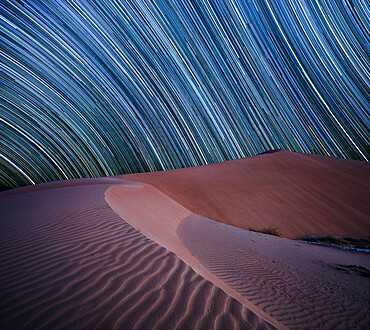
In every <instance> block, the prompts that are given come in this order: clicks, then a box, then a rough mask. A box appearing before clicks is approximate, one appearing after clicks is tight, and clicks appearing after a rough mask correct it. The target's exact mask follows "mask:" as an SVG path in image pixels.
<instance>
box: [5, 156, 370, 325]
mask: <svg viewBox="0 0 370 330" xmlns="http://www.w3.org/2000/svg"><path fill="white" fill-rule="evenodd" d="M222 173H224V174H222ZM368 173H369V172H368V164H363V163H359V162H352V161H344V160H333V159H327V158H326V157H324V158H323V159H321V157H318V156H307V155H297V154H293V153H289V152H277V153H272V154H265V155H261V156H257V157H253V158H251V159H243V160H236V161H231V162H226V163H223V164H216V165H210V166H204V167H198V168H193V169H186V170H177V171H170V172H166V173H152V174H145V175H144V174H143V175H133V176H124V177H112V178H102V179H81V180H69V181H61V182H55V183H48V184H43V185H37V186H34V187H25V188H22V189H17V190H13V191H7V192H3V193H0V214H1V219H0V264H1V268H0V328H1V329H36V328H37V329H54V328H55V329H57V328H69V329H70V328H73V329H90V328H100V329H111V328H114V329H155V328H157V329H197V328H198V329H269V328H274V327H275V328H279V329H284V328H292V329H305V328H307V329H318V328H329V329H333V328H338V329H368V328H370V310H369V306H370V297H369V292H370V285H369V283H370V280H369V277H368V276H369V269H370V254H366V253H360V252H348V251H342V250H339V249H334V248H328V247H323V246H313V245H310V244H306V243H302V242H298V241H294V240H290V239H286V238H278V237H273V236H267V235H264V234H260V233H255V232H250V231H248V230H245V229H242V228H236V227H233V226H230V225H228V224H226V223H232V222H233V221H234V220H235V221H237V222H238V224H239V226H240V227H249V226H251V227H253V228H260V227H264V226H266V225H269V224H277V225H278V227H279V229H281V230H282V231H283V234H284V235H285V236H287V237H299V236H303V235H307V234H315V233H318V232H320V233H323V234H330V233H332V234H335V233H338V234H339V235H341V234H344V235H356V236H368V235H369V214H370V212H369V208H368V206H367V203H366V202H365V200H366V201H367V200H368V198H367V197H368V196H369V194H368V192H369V178H368ZM165 174H168V177H166V175H165ZM261 175H264V176H265V180H263V177H261ZM127 177H128V178H130V179H134V180H135V181H137V180H138V178H144V179H145V180H143V181H145V182H149V181H153V185H154V186H152V185H150V184H147V183H140V182H135V181H127V180H125V179H124V178H127ZM238 177H239V180H238V179H237V178H238ZM171 182H172V183H171ZM155 186H157V187H158V188H160V189H157V188H156V187H155ZM339 188H340V189H339ZM190 189H193V190H192V191H191V190H190ZM238 189H239V193H238V192H237V191H238ZM163 191H165V192H166V193H164V192H163ZM311 195H313V196H311ZM180 202H181V203H180ZM252 202H253V203H252ZM191 203H194V206H193V207H192V208H190V207H189V208H188V207H186V205H187V204H191ZM229 204H230V205H229ZM280 204H282V205H280ZM190 206H191V205H190ZM299 207H303V208H304V209H303V211H300V210H299ZM285 208H291V209H288V210H286V209H285ZM200 209H201V210H203V211H204V212H205V213H207V212H211V213H212V212H214V213H213V214H215V215H218V216H220V217H222V216H224V215H225V216H228V214H229V213H230V214H231V215H230V216H229V217H228V218H227V219H226V220H225V219H224V220H223V221H224V222H226V223H221V222H218V221H214V220H210V219H208V218H205V217H204V216H203V215H204V214H205V213H204V214H202V215H198V214H196V213H195V212H194V210H200ZM246 212H247V213H246ZM258 212H262V213H261V216H260V217H258V216H257V213H258ZM199 213H201V212H199ZM274 214H275V218H276V219H277V220H276V219H275V218H274V216H273V215H274ZM238 215H239V216H243V218H242V219H237V216H238ZM283 215H284V216H283ZM293 215H294V217H293ZM286 216H287V217H288V218H286ZM289 216H292V218H289ZM311 216H314V218H313V219H311ZM297 217H298V218H297ZM315 217H317V218H315ZM336 217H338V220H337V222H336V221H334V220H333V219H335V218H336ZM215 219H216V220H219V218H217V217H216V218H215ZM271 219H272V220H271ZM274 219H275V220H274ZM279 221H280V222H279ZM300 223H301V226H302V228H303V229H300V228H299V224H300ZM234 224H235V223H234Z"/></svg>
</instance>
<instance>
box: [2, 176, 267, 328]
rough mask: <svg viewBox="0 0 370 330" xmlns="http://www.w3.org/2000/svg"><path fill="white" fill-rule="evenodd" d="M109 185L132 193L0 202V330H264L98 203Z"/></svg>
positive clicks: (15, 197)
mask: <svg viewBox="0 0 370 330" xmlns="http://www.w3.org/2000/svg"><path fill="white" fill-rule="evenodd" d="M114 184H129V185H131V187H132V188H134V185H137V184H136V183H127V182H125V181H124V180H123V179H120V178H109V179H95V180H94V179H92V180H91V179H87V180H70V181H67V182H58V183H56V184H45V185H39V186H35V187H27V188H23V189H19V190H18V191H17V190H14V191H11V192H4V193H2V194H0V214H1V221H0V264H1V268H0V328H1V329H92V328H94V329H95V328H97V329H197V328H198V329H209V328H215V329H239V328H244V329H250V328H255V329H268V328H271V326H270V325H269V324H268V323H266V322H264V321H263V320H262V319H261V318H260V317H258V316H256V315H255V314H254V313H252V312H251V311H250V310H249V309H247V308H246V307H245V306H243V305H242V304H240V303H239V302H238V301H236V300H235V299H233V298H231V297H230V296H228V295H227V294H226V293H225V292H224V291H222V290H221V289H220V288H218V287H217V286H215V285H213V284H212V283H211V282H209V281H207V280H205V279H204V278H203V277H202V276H200V275H199V274H198V273H196V272H195V271H194V270H193V269H192V268H191V267H190V266H189V265H187V264H185V263H184V262H183V261H181V259H180V258H179V257H177V255H176V254H174V253H172V252H171V251H169V250H167V249H165V248H164V247H162V246H160V245H158V244H157V243H156V242H154V241H153V240H150V239H148V238H147V237H146V236H144V235H143V234H142V233H140V232H139V231H138V230H136V229H135V228H133V227H132V226H130V225H129V224H128V223H127V222H126V221H124V220H123V219H121V218H120V217H119V216H118V215H117V214H116V213H114V212H113V210H112V209H111V208H110V207H109V205H108V204H107V203H106V201H105V199H104V194H105V192H106V191H107V189H108V188H109V187H111V186H112V185H114ZM39 188H40V189H39ZM136 207H138V205H136Z"/></svg>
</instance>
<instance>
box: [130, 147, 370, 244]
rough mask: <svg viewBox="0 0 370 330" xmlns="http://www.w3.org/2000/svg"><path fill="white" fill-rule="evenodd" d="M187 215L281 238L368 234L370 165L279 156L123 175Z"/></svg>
mask: <svg viewBox="0 0 370 330" xmlns="http://www.w3.org/2000/svg"><path fill="white" fill-rule="evenodd" d="M125 178H126V179H128V180H131V181H139V182H145V183H149V184H151V185H153V186H155V187H156V188H157V189H159V190H161V191H162V192H164V193H165V194H167V195H168V196H169V197H171V198H172V199H174V200H176V201H177V202H178V203H180V204H182V205H183V206H184V207H186V208H187V209H189V210H190V211H192V212H194V213H197V214H200V215H203V216H205V217H207V218H210V219H214V220H217V221H221V222H224V223H227V224H230V225H233V226H237V227H241V228H244V229H249V228H253V229H257V230H260V229H263V228H266V227H276V228H278V229H279V231H280V232H281V233H282V235H283V236H285V237H288V238H299V237H303V236H305V235H313V234H317V235H321V234H322V235H324V234H332V235H350V236H369V235H370V219H369V215H370V204H369V203H368V198H369V196H370V165H369V164H368V163H365V162H360V161H351V160H344V159H333V158H330V157H324V156H315V155H305V154H297V153H292V152H288V151H277V152H274V153H268V154H263V155H259V156H255V157H250V158H245V159H238V160H232V161H228V162H224V163H219V164H213V165H206V166H199V167H194V168H187V169H180V170H174V171H166V172H155V173H143V174H132V175H126V176H125Z"/></svg>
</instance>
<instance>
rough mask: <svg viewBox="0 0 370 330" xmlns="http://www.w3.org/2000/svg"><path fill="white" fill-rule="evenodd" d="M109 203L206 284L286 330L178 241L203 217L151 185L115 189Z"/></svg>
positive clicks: (106, 196)
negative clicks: (187, 225)
mask: <svg viewBox="0 0 370 330" xmlns="http://www.w3.org/2000/svg"><path fill="white" fill-rule="evenodd" d="M105 199H106V201H107V202H108V204H109V205H110V206H111V207H112V209H113V210H114V211H115V212H116V213H117V214H119V215H120V217H121V218H122V219H124V220H125V221H127V222H128V223H129V224H130V225H132V226H133V227H135V228H136V229H138V230H139V231H140V232H142V233H143V234H144V235H145V236H147V237H148V238H150V239H151V240H153V241H155V242H156V243H158V244H159V245H161V246H163V247H165V248H166V249H167V250H169V251H171V252H174V253H175V254H176V255H177V256H178V257H179V258H180V259H181V260H183V261H184V262H185V263H186V264H188V265H190V266H191V267H192V268H193V269H194V270H195V271H196V272H197V273H198V274H200V275H201V276H202V277H204V278H205V279H206V280H208V281H210V282H212V283H213V284H214V285H216V286H217V287H219V288H221V289H222V290H223V291H224V292H226V293H227V294H228V295H230V296H231V297H233V298H234V299H236V300H237V301H239V302H240V303H241V304H243V305H244V306H245V307H247V308H248V309H249V310H251V311H252V312H253V313H256V314H257V315H258V316H259V317H261V318H262V319H263V320H265V321H267V322H268V323H270V324H272V325H273V326H275V327H277V328H279V329H284V328H285V327H284V326H283V325H282V324H281V323H280V322H278V321H276V320H275V319H274V318H272V317H271V316H270V315H268V314H266V313H265V312H263V311H262V310H261V309H259V308H257V307H256V306H255V305H254V304H252V303H251V302H250V301H249V300H248V299H246V298H245V297H244V296H242V295H240V294H239V293H238V292H237V291H235V290H234V289H232V287H230V286H228V285H225V283H224V282H223V281H222V280H220V278H219V277H217V276H214V275H213V274H212V273H210V272H209V271H208V270H207V268H205V267H204V266H203V265H202V263H200V262H199V260H198V259H197V258H194V257H193V256H192V254H191V253H189V250H188V249H187V248H186V247H185V246H184V244H183V242H182V241H181V239H180V238H179V237H178V235H177V230H178V227H179V225H180V223H181V221H182V220H183V219H185V218H187V217H189V216H191V217H195V218H202V217H201V216H199V215H196V214H193V213H191V212H189V211H188V210H187V209H185V208H184V207H182V206H181V205H180V204H178V203H177V202H175V201H174V200H172V199H171V198H169V197H168V196H167V195H165V194H163V193H162V192H161V191H159V190H158V189H156V188H154V187H153V186H151V185H144V186H135V187H132V186H128V185H127V186H125V185H116V186H112V187H110V188H109V189H108V190H107V191H106V193H105Z"/></svg>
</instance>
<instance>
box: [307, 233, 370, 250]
mask: <svg viewBox="0 0 370 330" xmlns="http://www.w3.org/2000/svg"><path fill="white" fill-rule="evenodd" d="M302 240H303V241H306V242H313V243H327V244H334V245H339V246H346V247H351V248H356V249H366V250H369V249H370V240H369V239H367V238H353V237H332V236H323V237H310V236H308V237H304V238H302Z"/></svg>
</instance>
